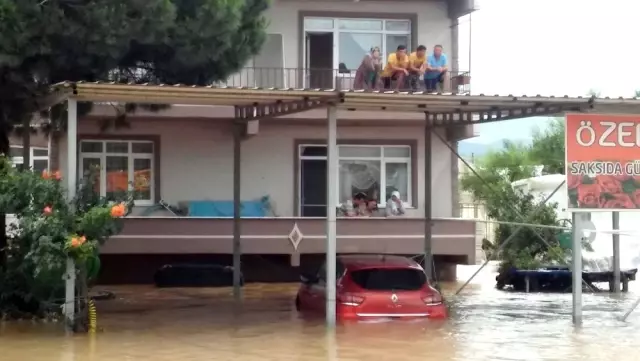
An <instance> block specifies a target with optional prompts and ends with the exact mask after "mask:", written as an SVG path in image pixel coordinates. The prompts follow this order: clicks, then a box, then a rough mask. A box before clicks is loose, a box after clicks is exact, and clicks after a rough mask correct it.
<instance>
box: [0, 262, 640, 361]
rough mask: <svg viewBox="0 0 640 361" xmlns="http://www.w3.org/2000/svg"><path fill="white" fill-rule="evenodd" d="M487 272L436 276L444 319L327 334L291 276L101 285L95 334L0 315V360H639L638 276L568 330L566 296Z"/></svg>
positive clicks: (592, 300)
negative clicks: (521, 289)
mask: <svg viewBox="0 0 640 361" xmlns="http://www.w3.org/2000/svg"><path fill="white" fill-rule="evenodd" d="M466 273H467V272H460V271H459V277H460V278H462V277H465V276H466ZM492 277H493V276H492V275H491V273H489V272H483V273H481V277H480V278H479V279H478V280H476V281H475V282H473V283H472V284H471V285H470V286H469V287H468V288H467V289H465V290H464V291H463V293H462V294H461V295H458V296H453V293H454V292H455V289H456V288H457V287H458V286H459V285H460V284H461V283H462V282H461V283H458V284H454V283H451V284H447V285H445V286H444V288H445V290H444V293H445V295H446V296H447V299H448V301H449V303H450V304H451V310H452V311H451V318H450V319H449V320H447V321H440V322H429V321H420V322H407V321H385V320H380V321H376V322H370V323H358V324H347V325H341V326H339V327H337V329H336V331H335V333H331V332H327V331H326V329H325V327H324V325H323V323H322V320H304V319H301V318H300V317H299V316H298V315H297V314H296V311H295V309H294V308H293V303H292V300H293V296H294V294H295V292H296V288H297V285H294V284H279V285H272V284H255V285H247V286H246V287H245V290H244V302H243V303H242V305H241V306H238V305H237V304H234V302H233V299H232V296H231V291H230V290H229V289H160V290H159V289H155V288H153V287H151V286H118V287H107V288H105V289H108V290H110V291H113V292H115V294H116V295H117V298H116V299H115V300H109V301H100V302H98V303H97V307H98V326H99V327H100V328H101V330H100V331H99V332H98V333H96V334H95V335H92V336H88V335H76V336H71V337H67V336H65V334H64V332H63V331H62V330H61V326H60V325H59V324H33V323H32V322H25V321H22V322H18V323H5V324H1V325H0V360H2V361H23V360H25V361H26V360H28V361H37V360H47V361H48V360H60V361H71V360H78V361H107V360H108V361H116V360H117V361H124V360H153V361H161V360H180V361H187V360H243V361H244V360H246V361H252V360H278V361H287V360H300V361H315V360H327V361H337V360H340V361H350V360H372V361H378V360H393V361H399V360H424V361H426V360H434V361H435V360H437V361H447V360H460V361H470V360H482V361H485V360H563V361H564V360H585V361H586V360H598V361H601V360H615V361H624V360H640V347H639V346H638V345H640V312H638V313H633V314H632V315H631V316H630V317H629V319H628V320H627V322H622V321H620V320H619V317H620V316H621V314H623V313H624V311H625V310H626V309H628V307H630V306H631V305H632V304H633V302H634V301H635V299H636V298H637V297H640V292H638V291H640V287H636V285H635V284H632V287H631V292H630V293H628V294H625V295H623V296H621V297H616V296H612V295H609V294H585V295H584V325H583V327H581V328H580V329H576V328H574V327H573V326H572V324H571V295H570V294H553V295H550V294H522V293H508V292H500V291H497V290H495V289H494V288H493V282H492V280H491V278H492ZM634 283H635V282H634Z"/></svg>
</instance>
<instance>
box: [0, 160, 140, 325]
mask: <svg viewBox="0 0 640 361" xmlns="http://www.w3.org/2000/svg"><path fill="white" fill-rule="evenodd" d="M97 174H98V173H97V172H90V174H87V177H86V178H85V179H83V180H82V181H81V182H80V186H79V187H78V190H77V196H76V197H75V198H74V199H73V200H71V201H69V200H68V197H67V194H66V191H65V189H64V187H63V185H62V184H61V182H60V180H61V175H60V174H59V173H58V172H54V173H48V172H45V173H43V174H42V175H40V174H34V173H33V172H29V171H18V170H16V169H14V168H12V167H11V166H10V164H9V162H8V160H7V159H6V158H1V157H0V212H4V213H12V214H14V215H15V217H16V222H15V223H14V224H13V225H12V226H11V228H10V229H9V232H8V233H9V242H8V247H7V250H6V254H7V262H6V266H5V268H4V270H3V271H2V273H1V274H0V313H4V314H6V315H8V316H9V317H23V316H32V317H33V316H35V317H43V316H46V315H49V314H56V313H58V312H59V311H60V308H59V305H60V304H61V302H62V297H63V296H64V283H63V280H62V276H63V274H64V272H65V267H66V260H67V257H72V258H73V259H74V260H75V263H76V267H77V269H78V272H77V282H78V290H79V294H78V296H79V297H78V309H80V314H81V315H82V314H83V313H82V311H83V305H84V300H86V298H87V293H88V288H89V286H90V284H91V283H92V282H93V281H94V280H95V277H96V276H97V273H98V268H99V246H100V245H102V244H104V243H105V242H106V241H107V240H108V239H109V237H111V236H113V235H115V234H117V233H118V232H120V230H121V229H122V217H124V216H125V215H126V214H127V211H128V210H129V209H131V206H132V205H133V204H132V202H133V197H131V195H130V194H128V193H126V194H124V196H125V197H124V198H122V199H105V198H101V197H99V196H97V195H96V194H95V193H94V192H93V184H95V181H96V177H97Z"/></svg>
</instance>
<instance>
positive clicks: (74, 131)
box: [64, 99, 78, 330]
mask: <svg viewBox="0 0 640 361" xmlns="http://www.w3.org/2000/svg"><path fill="white" fill-rule="evenodd" d="M66 177H67V195H68V197H69V200H73V198H75V196H76V190H77V187H78V102H77V101H76V100H75V99H69V100H68V101H67V174H66ZM64 280H65V303H64V317H65V320H66V324H67V328H68V330H72V328H73V325H74V323H75V318H76V304H75V302H76V301H75V300H76V297H75V295H76V264H75V261H74V260H73V259H72V258H71V257H68V258H67V268H66V271H65V274H64Z"/></svg>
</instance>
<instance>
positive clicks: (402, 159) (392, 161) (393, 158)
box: [338, 145, 411, 204]
mask: <svg viewBox="0 0 640 361" xmlns="http://www.w3.org/2000/svg"><path fill="white" fill-rule="evenodd" d="M338 163H339V166H340V168H339V173H338V182H339V189H338V194H339V197H340V198H339V200H338V202H339V203H342V202H344V201H346V200H349V199H351V198H352V197H353V196H354V195H356V194H358V193H364V194H366V195H367V198H369V199H377V200H378V203H379V204H385V203H386V202H387V200H388V199H389V198H391V193H393V192H395V191H398V192H400V199H402V201H403V202H405V203H407V204H409V203H410V200H411V194H410V184H409V183H410V177H409V174H410V171H411V169H410V168H411V149H410V147H408V146H351V145H349V146H339V147H338Z"/></svg>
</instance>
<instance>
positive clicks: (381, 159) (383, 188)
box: [297, 144, 413, 214]
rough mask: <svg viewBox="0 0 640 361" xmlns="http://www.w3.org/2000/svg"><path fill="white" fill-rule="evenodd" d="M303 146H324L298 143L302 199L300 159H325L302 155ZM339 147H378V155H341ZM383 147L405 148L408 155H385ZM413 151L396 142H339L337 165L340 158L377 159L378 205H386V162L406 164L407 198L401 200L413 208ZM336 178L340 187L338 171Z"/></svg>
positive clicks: (339, 200) (406, 205)
mask: <svg viewBox="0 0 640 361" xmlns="http://www.w3.org/2000/svg"><path fill="white" fill-rule="evenodd" d="M305 147H323V148H326V145H325V144H300V145H298V174H297V178H298V199H299V200H301V199H302V171H301V170H302V161H303V160H327V157H326V156H304V155H302V152H303V150H304V148H305ZM341 147H350V148H355V147H364V148H379V149H380V156H379V157H341V156H340V155H339V154H340V148H341ZM385 148H387V149H388V148H406V149H409V156H408V157H385V156H384V150H385ZM412 154H413V152H412V149H411V146H409V145H397V144H339V145H338V167H340V161H342V160H357V161H379V162H380V200H379V201H380V202H382V203H379V204H378V207H386V202H387V197H388V196H389V195H387V194H386V191H387V184H386V183H387V177H386V174H387V168H386V163H403V164H406V165H407V200H406V201H403V204H404V206H405V207H406V208H413V206H412V199H413V193H412V192H413V183H412V182H413V177H412V175H413V169H412V167H411V164H412V162H411V160H412V159H411V156H412ZM337 178H338V180H337V182H338V183H337V184H336V187H338V188H339V187H340V173H339V172H338V177H337ZM337 202H338V205H339V206H340V205H342V200H341V199H338V200H337ZM297 207H298V214H301V211H302V209H301V207H302V204H300V202H298V204H297Z"/></svg>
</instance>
